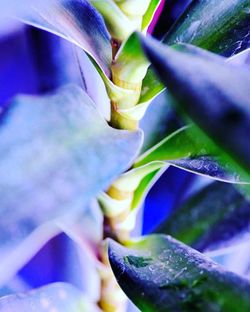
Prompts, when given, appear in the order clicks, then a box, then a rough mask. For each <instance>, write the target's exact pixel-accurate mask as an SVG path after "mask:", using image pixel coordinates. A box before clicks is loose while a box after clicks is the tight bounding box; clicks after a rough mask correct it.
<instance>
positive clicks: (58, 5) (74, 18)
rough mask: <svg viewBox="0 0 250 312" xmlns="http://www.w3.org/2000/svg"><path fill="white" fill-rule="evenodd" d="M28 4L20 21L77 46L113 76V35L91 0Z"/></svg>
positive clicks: (62, 0) (18, 15)
mask: <svg viewBox="0 0 250 312" xmlns="http://www.w3.org/2000/svg"><path fill="white" fill-rule="evenodd" d="M25 1H28V2H25ZM25 1H24V4H23V5H24V6H25V8H26V9H25V11H24V10H23V11H22V12H20V13H19V14H18V13H17V14H16V17H17V18H19V19H21V20H23V21H24V22H26V23H28V24H30V25H33V26H35V27H38V28H41V29H44V30H47V31H49V32H52V33H54V34H56V35H58V36H61V37H63V38H65V39H67V40H69V41H70V42H72V43H74V44H76V45H77V46H79V47H80V48H82V49H83V50H84V51H86V52H87V53H88V54H89V55H90V56H91V57H92V58H93V59H94V60H95V62H96V63H97V64H98V65H99V66H100V67H101V69H102V70H103V71H104V72H105V73H106V74H107V75H108V76H109V75H110V71H109V67H110V64H111V61H112V49H111V44H110V35H109V33H108V31H107V29H106V26H105V23H104V21H103V18H102V16H101V15H100V14H99V13H98V12H97V11H96V9H95V8H94V7H93V6H92V5H91V4H90V3H89V2H88V1H87V0H75V1H74V0H50V1H38V2H37V1H33V2H32V4H31V3H30V0H25ZM15 2H19V1H15ZM13 15H15V11H14V14H13Z"/></svg>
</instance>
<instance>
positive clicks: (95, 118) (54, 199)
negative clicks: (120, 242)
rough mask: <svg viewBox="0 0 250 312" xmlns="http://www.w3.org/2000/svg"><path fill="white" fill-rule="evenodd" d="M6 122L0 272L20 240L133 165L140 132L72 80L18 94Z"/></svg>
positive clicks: (75, 208) (0, 166)
mask: <svg viewBox="0 0 250 312" xmlns="http://www.w3.org/2000/svg"><path fill="white" fill-rule="evenodd" d="M0 127H1V131H0V151H1V155H2V158H1V163H0V174H1V181H0V196H1V209H0V216H1V218H0V229H1V231H0V233H1V234H0V244H1V247H2V249H1V266H0V271H1V274H0V280H1V279H4V278H5V271H8V270H6V269H5V266H7V267H8V269H9V268H10V267H11V265H10V259H12V251H13V248H15V247H17V246H18V245H19V243H20V240H22V239H24V238H26V237H27V236H28V235H29V234H30V233H31V232H32V231H33V230H34V229H36V228H37V227H38V226H39V225H41V224H43V223H46V222H49V221H51V220H55V219H57V218H61V217H62V216H67V218H69V220H70V218H71V214H74V213H77V212H78V213H79V212H80V211H81V210H82V209H84V207H85V205H86V204H87V203H88V201H89V200H90V199H92V198H93V197H95V196H96V195H97V194H98V193H99V192H100V191H101V190H104V189H105V188H107V187H108V186H109V185H110V183H111V182H112V181H113V180H114V179H115V178H116V177H117V176H119V174H121V173H122V172H123V171H124V170H125V169H127V168H128V167H129V166H130V163H131V161H132V160H133V158H134V157H135V156H136V154H137V152H138V148H140V145H141V133H140V132H137V131H135V132H128V131H119V130H115V129H113V128H111V127H109V126H108V125H107V123H106V121H105V120H104V119H103V118H102V117H101V115H100V114H99V113H98V111H97V110H96V108H95V107H94V104H93V102H92V101H91V100H90V98H89V97H88V96H87V95H86V94H85V93H84V92H83V91H82V90H81V89H80V88H77V87H74V86H69V87H65V88H63V89H61V90H60V91H58V93H56V94H54V95H51V96H45V97H28V96H21V97H18V98H17V99H16V100H14V101H13V103H12V105H11V107H10V109H9V110H8V111H7V112H5V113H4V114H3V116H2V122H1V126H0ZM96 172H98V174H96ZM10 212H11V213H10ZM40 234H41V233H40ZM37 241H39V239H37ZM24 246H27V242H26V243H25V242H24ZM31 249H32V248H27V249H26V253H29V252H30V250H31ZM18 260H19V258H18V257H14V258H13V259H12V261H14V263H15V266H16V265H17V264H16V261H18Z"/></svg>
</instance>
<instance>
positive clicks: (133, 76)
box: [111, 33, 149, 108]
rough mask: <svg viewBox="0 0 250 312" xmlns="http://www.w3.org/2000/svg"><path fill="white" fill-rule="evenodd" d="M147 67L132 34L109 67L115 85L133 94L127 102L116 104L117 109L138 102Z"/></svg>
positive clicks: (145, 59)
mask: <svg viewBox="0 0 250 312" xmlns="http://www.w3.org/2000/svg"><path fill="white" fill-rule="evenodd" d="M148 65H149V63H148V60H147V58H146V57H145V55H144V53H143V50H142V47H141V44H140V41H139V40H138V36H137V34H136V33H133V34H132V35H131V36H130V37H129V38H128V39H127V40H126V41H125V42H124V43H123V45H122V46H121V47H120V49H119V51H118V53H117V55H116V57H115V59H114V61H113V63H112V67H111V70H112V78H113V81H114V82H115V83H116V85H118V86H120V87H122V88H125V89H129V90H133V91H134V93H135V94H134V95H133V96H132V98H131V99H129V101H124V103H123V102H118V103H117V105H118V108H129V107H131V106H134V105H135V104H136V103H137V102H138V99H139V97H140V91H141V88H140V87H141V81H142V80H143V78H144V77H145V75H146V72H147V69H148Z"/></svg>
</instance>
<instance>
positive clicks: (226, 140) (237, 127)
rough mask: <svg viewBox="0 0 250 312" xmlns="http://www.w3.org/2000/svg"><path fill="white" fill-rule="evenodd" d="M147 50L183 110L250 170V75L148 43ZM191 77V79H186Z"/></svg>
mask: <svg viewBox="0 0 250 312" xmlns="http://www.w3.org/2000/svg"><path fill="white" fill-rule="evenodd" d="M144 47H145V51H146V53H147V55H148V57H149V59H150V61H151V62H152V63H153V64H154V67H155V69H156V71H157V73H158V75H159V77H160V78H161V79H162V81H163V82H164V83H165V85H166V86H167V87H168V90H169V92H170V93H171V95H172V96H173V98H174V99H175V102H176V103H177V104H178V106H179V107H181V108H182V110H183V111H184V112H185V113H186V114H187V115H188V116H189V117H191V118H192V119H193V121H194V122H196V123H197V124H198V126H199V127H200V128H201V129H202V130H204V131H205V132H206V133H207V134H208V135H209V136H210V138H211V139H213V140H214V141H215V142H216V143H217V144H218V145H219V146H221V147H222V148H223V149H225V151H227V153H229V154H230V155H231V156H232V157H233V158H234V159H235V160H237V161H238V162H239V163H240V164H241V165H242V166H244V167H245V168H246V169H247V170H250V157H249V155H250V145H249V144H248V141H249V140H248V136H249V133H250V89H249V84H250V73H249V71H248V70H247V69H244V68H243V67H241V66H234V65H231V64H228V63H225V62H218V61H216V62H215V61H213V60H209V59H204V57H199V56H197V55H196V56H194V55H190V54H187V53H183V52H179V51H175V50H173V49H171V48H167V47H163V46H162V45H161V44H159V43H156V42H155V41H153V40H149V39H147V40H144ZM186 77H189V79H186Z"/></svg>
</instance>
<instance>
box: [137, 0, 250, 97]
mask: <svg viewBox="0 0 250 312" xmlns="http://www.w3.org/2000/svg"><path fill="white" fill-rule="evenodd" d="M249 10H250V1H249V0H230V1H229V0H219V1H218V0H194V1H192V3H191V4H190V6H189V7H188V9H187V11H186V12H185V13H184V14H183V16H182V17H181V18H180V19H179V21H178V22H177V23H176V24H175V25H174V26H173V28H172V29H171V31H170V32H169V33H168V34H167V35H166V37H165V39H164V40H163V42H164V43H165V44H167V45H174V44H176V43H190V44H193V45H195V46H197V47H200V48H204V49H207V50H210V51H212V52H216V53H217V54H221V55H225V56H231V55H234V54H236V53H238V52H240V50H242V48H243V47H244V45H245V44H247V42H248V41H249V34H250V23H249ZM163 89H164V87H163V86H162V85H161V84H160V82H159V81H158V80H157V78H156V77H155V75H154V73H153V72H152V68H151V67H150V68H149V70H148V73H147V75H146V77H145V79H144V82H143V88H142V90H146V91H144V92H143V93H142V96H145V95H146V96H147V98H154V97H155V96H156V95H157V94H158V93H159V92H161V91H162V90H163ZM143 101H144V100H143V99H141V100H140V102H143Z"/></svg>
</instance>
